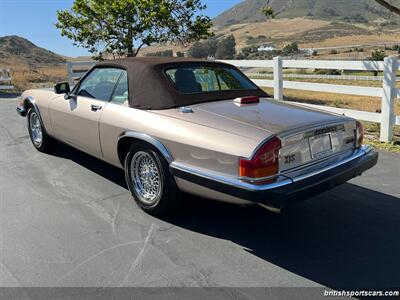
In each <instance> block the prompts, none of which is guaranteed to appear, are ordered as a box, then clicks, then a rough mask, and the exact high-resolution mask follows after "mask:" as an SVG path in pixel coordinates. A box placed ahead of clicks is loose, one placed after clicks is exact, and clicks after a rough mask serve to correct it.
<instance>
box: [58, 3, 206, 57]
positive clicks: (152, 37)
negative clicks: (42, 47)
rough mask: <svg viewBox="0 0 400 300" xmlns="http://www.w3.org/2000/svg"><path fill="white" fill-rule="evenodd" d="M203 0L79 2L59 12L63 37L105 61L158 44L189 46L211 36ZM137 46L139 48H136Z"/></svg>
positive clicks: (132, 54) (132, 53) (136, 52)
mask: <svg viewBox="0 0 400 300" xmlns="http://www.w3.org/2000/svg"><path fill="white" fill-rule="evenodd" d="M204 9H205V6H204V5H202V4H201V0H75V1H74V3H73V5H72V8H71V10H63V11H57V18H58V22H57V23H56V27H57V28H59V29H61V35H62V36H66V37H68V38H69V39H71V40H73V41H74V44H75V45H78V46H82V47H85V48H87V49H88V50H89V52H91V53H93V54H95V58H97V59H102V58H103V56H104V54H107V53H112V54H117V55H119V56H136V55H137V54H138V53H139V51H140V49H141V48H142V47H143V46H149V45H151V44H154V43H168V42H169V43H173V44H182V45H186V44H187V43H191V42H194V41H197V40H200V39H203V38H206V37H208V36H210V35H211V33H210V31H209V30H210V28H211V25H212V22H211V19H210V18H209V17H206V16H203V15H200V14H199V11H202V10H204ZM135 47H136V49H135Z"/></svg>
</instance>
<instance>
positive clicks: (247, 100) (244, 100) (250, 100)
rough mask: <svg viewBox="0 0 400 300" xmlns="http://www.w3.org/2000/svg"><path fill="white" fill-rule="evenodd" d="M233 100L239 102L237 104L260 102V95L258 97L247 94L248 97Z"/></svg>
mask: <svg viewBox="0 0 400 300" xmlns="http://www.w3.org/2000/svg"><path fill="white" fill-rule="evenodd" d="M233 101H234V102H235V103H237V104H251V103H259V102H260V97H258V96H247V97H241V98H236V99H235V100H233Z"/></svg>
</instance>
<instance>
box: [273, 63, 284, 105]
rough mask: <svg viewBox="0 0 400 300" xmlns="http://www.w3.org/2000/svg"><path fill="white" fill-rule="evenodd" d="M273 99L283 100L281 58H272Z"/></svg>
mask: <svg viewBox="0 0 400 300" xmlns="http://www.w3.org/2000/svg"><path fill="white" fill-rule="evenodd" d="M274 98H275V100H283V68H282V58H280V57H279V56H277V57H274Z"/></svg>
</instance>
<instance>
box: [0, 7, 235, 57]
mask: <svg viewBox="0 0 400 300" xmlns="http://www.w3.org/2000/svg"><path fill="white" fill-rule="evenodd" d="M239 2H241V0H203V1H202V3H203V4H206V5H207V10H205V11H204V12H203V13H204V14H205V15H208V16H209V17H211V18H213V17H215V16H217V15H218V14H220V13H221V12H223V11H224V10H226V9H228V8H230V7H232V6H234V5H235V4H237V3H239ZM72 3H73V0H0V36H6V35H18V36H21V37H24V38H26V39H28V40H30V41H31V42H33V43H34V44H36V45H37V46H39V47H42V48H45V49H48V50H51V51H53V52H55V53H58V54H62V55H65V56H70V57H76V56H81V55H88V52H87V51H86V49H84V48H79V47H76V46H74V45H72V42H71V41H70V40H68V39H67V38H64V37H61V35H60V31H59V30H58V29H57V28H55V26H54V24H55V23H56V21H57V16H56V11H57V10H63V9H69V8H71V6H72Z"/></svg>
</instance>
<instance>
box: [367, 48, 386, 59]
mask: <svg viewBox="0 0 400 300" xmlns="http://www.w3.org/2000/svg"><path fill="white" fill-rule="evenodd" d="M385 56H386V54H385V51H384V50H375V51H372V53H371V57H370V58H369V60H374V61H383V60H384V59H385Z"/></svg>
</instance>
